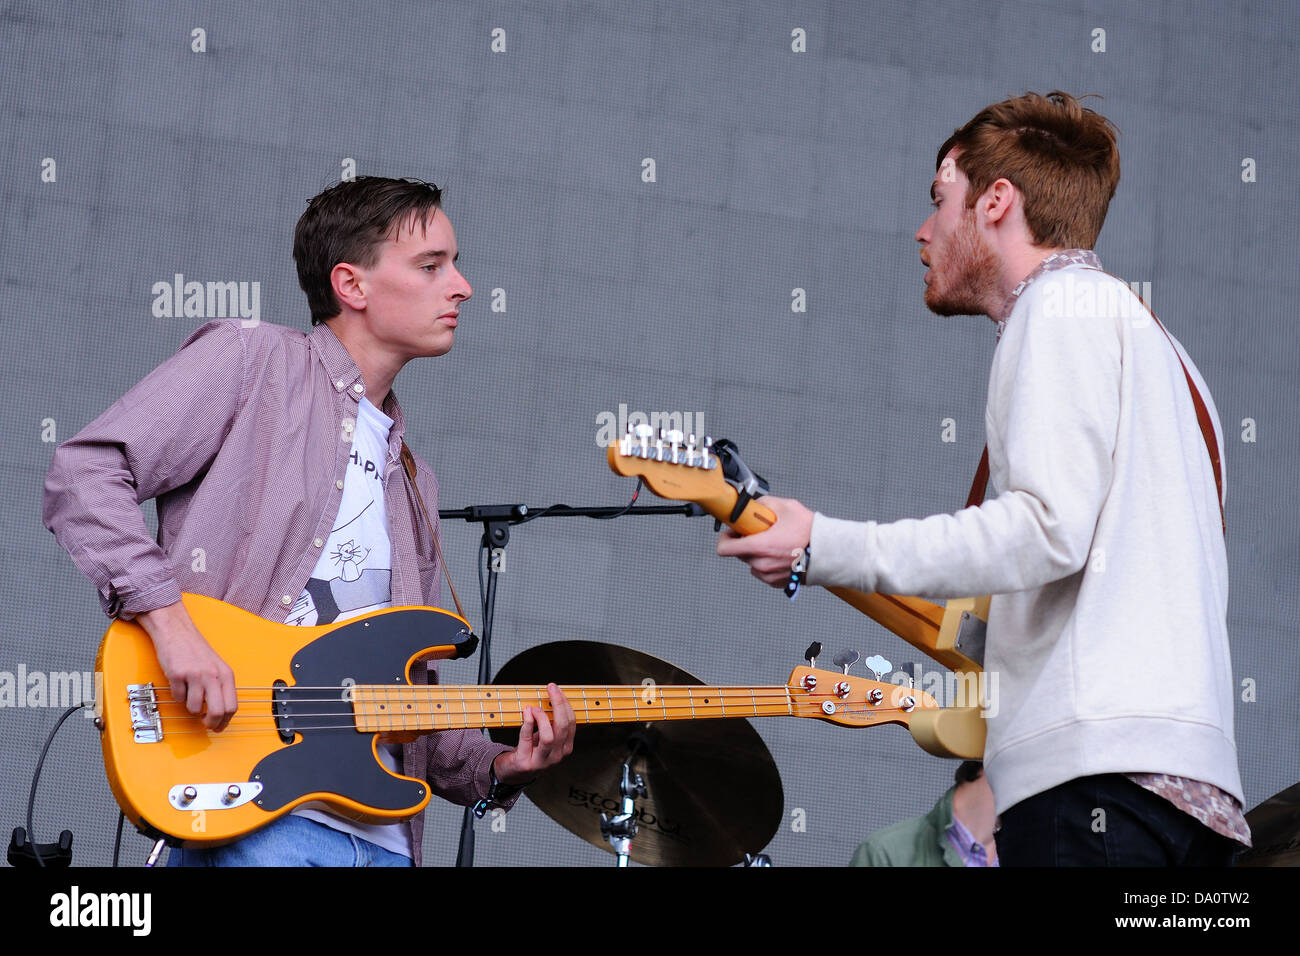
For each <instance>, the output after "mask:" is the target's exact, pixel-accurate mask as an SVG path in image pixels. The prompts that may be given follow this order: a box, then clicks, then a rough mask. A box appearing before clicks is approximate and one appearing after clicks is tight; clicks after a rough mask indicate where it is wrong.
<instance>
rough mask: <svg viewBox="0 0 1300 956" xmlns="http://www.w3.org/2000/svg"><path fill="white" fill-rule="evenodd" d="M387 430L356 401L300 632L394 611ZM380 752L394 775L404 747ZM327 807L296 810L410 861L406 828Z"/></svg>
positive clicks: (387, 421)
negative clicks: (335, 502) (333, 511)
mask: <svg viewBox="0 0 1300 956" xmlns="http://www.w3.org/2000/svg"><path fill="white" fill-rule="evenodd" d="M392 427H393V420H392V419H391V418H389V417H388V416H387V415H385V414H384V413H383V412H381V411H380V410H379V409H377V408H375V406H374V405H372V404H371V403H370V401H369V400H368V399H365V398H363V399H361V401H360V402H359V403H358V405H357V421H356V425H355V427H354V431H353V436H352V455H351V456H350V458H349V459H348V469H347V474H346V475H344V478H343V498H342V500H341V501H340V502H339V513H338V517H337V518H336V519H335V521H334V527H333V530H331V531H330V535H329V538H328V539H327V540H326V541H325V544H324V547H322V548H321V555H320V560H318V561H317V562H316V568H315V569H314V570H313V571H312V575H311V578H310V579H309V580H308V582H307V586H306V587H305V588H304V589H303V592H302V595H301V596H300V597H299V598H298V601H297V603H295V604H294V606H293V608H292V609H290V611H289V617H288V619H287V620H286V622H285V623H287V624H294V625H299V626H302V627H312V626H315V625H320V624H333V623H335V622H338V621H346V620H348V619H349V618H353V617H357V616H358V615H361V614H365V613H367V612H369V611H377V610H380V609H381V608H386V607H391V606H392V603H393V602H392V590H391V580H392V568H393V564H392V545H391V544H390V542H389V538H388V513H387V510H386V509H385V506H384V481H383V478H384V466H385V464H386V463H387V461H388V433H389V430H390V429H391V428H392ZM377 749H378V753H379V757H380V759H381V760H382V761H383V763H384V766H386V767H388V769H389V770H392V771H394V772H397V771H398V768H399V767H400V763H399V760H400V756H401V746H400V745H398V744H381V745H380V746H379V747H378V748H377ZM324 807H325V805H324V804H322V803H307V804H304V805H303V806H301V807H299V808H298V809H296V810H294V811H293V812H294V813H295V814H297V815H298V816H303V817H307V818H308V819H311V820H315V821H316V822H318V823H323V824H325V825H326V826H328V827H332V828H334V829H335V830H342V831H343V832H345V833H352V834H355V835H356V836H359V837H361V838H362V839H363V840H369V841H370V842H371V843H375V844H377V845H379V846H382V847H383V848H384V849H386V850H391V851H392V852H394V853H401V854H404V855H405V856H411V855H412V847H411V828H410V827H409V826H408V825H407V824H406V823H388V824H374V823H358V822H357V821H355V820H348V819H346V818H344V817H340V816H336V815H335V814H333V813H331V812H330V811H329V810H326V809H325V808H324Z"/></svg>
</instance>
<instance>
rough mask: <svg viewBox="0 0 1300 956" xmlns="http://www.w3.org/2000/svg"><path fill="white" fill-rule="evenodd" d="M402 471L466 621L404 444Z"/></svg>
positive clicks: (413, 466)
mask: <svg viewBox="0 0 1300 956" xmlns="http://www.w3.org/2000/svg"><path fill="white" fill-rule="evenodd" d="M402 470H403V471H405V472H406V478H407V480H408V481H409V482H410V484H411V490H412V491H413V492H415V501H416V503H417V504H418V505H419V506H420V514H422V515H424V524H425V527H427V528H428V529H429V537H430V538H432V539H433V547H434V550H435V551H436V552H437V553H438V564H439V565H440V566H441V567H442V573H443V576H444V577H446V579H447V588H448V589H449V590H450V591H451V599H452V600H453V601H454V602H455V603H456V613H457V614H459V615H460V616H461V618H462V619H464V620H466V621H468V620H469V618H467V617H465V609H464V608H463V607H461V606H460V598H458V597H457V596H456V585H454V584H452V583H451V572H450V571H448V570H447V562H446V561H444V560H443V557H442V545H441V544H439V543H438V536H437V535H436V534H434V533H433V521H432V520H431V519H430V518H429V509H427V508H426V507H425V506H424V498H423V497H422V496H421V495H420V489H419V488H418V487H417V486H416V484H415V456H414V455H412V454H411V449H409V448H407V447H406V442H405V441H403V442H402Z"/></svg>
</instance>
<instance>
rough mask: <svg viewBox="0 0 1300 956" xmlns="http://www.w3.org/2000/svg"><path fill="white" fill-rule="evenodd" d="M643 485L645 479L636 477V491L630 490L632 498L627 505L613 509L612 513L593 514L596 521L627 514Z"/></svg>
mask: <svg viewBox="0 0 1300 956" xmlns="http://www.w3.org/2000/svg"><path fill="white" fill-rule="evenodd" d="M644 486H645V481H644V479H642V478H638V479H637V480H636V491H634V492H632V500H631V501H629V502H628V503H627V507H626V508H620V509H619V510H618V511H615V512H614V513H613V514H612V515H596V516H595V518H596V520H597V521H608V520H609V519H610V518H621V517H623V515H625V514H627V513H628V512H629V511H631V510H632V506H633V505H634V504H636V499H637V498H638V497H640V495H641V489H642V488H643V487H644Z"/></svg>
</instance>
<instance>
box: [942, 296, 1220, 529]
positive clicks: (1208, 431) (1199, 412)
mask: <svg viewBox="0 0 1300 956" xmlns="http://www.w3.org/2000/svg"><path fill="white" fill-rule="evenodd" d="M1137 299H1138V301H1139V302H1141V303H1142V307H1143V308H1144V309H1146V310H1147V315H1149V316H1151V321H1153V322H1155V324H1156V326H1157V327H1158V328H1159V329H1160V331H1161V332H1164V333H1165V338H1167V339H1169V347H1170V348H1172V349H1173V350H1174V357H1175V358H1177V359H1178V364H1179V365H1180V366H1182V369H1183V375H1184V376H1185V377H1186V378H1187V387H1188V389H1190V390H1191V393H1192V406H1193V407H1194V408H1195V409H1196V423H1197V424H1198V425H1200V426H1201V437H1203V438H1204V439H1205V450H1206V451H1208V452H1209V454H1210V467H1211V468H1212V469H1213V470H1214V488H1215V491H1216V492H1217V496H1218V501H1219V522H1220V524H1221V526H1222V527H1223V533H1224V534H1225V535H1226V534H1227V533H1228V517H1227V515H1226V514H1225V513H1224V510H1223V466H1222V464H1221V459H1220V457H1219V443H1218V441H1217V439H1216V438H1215V436H1214V424H1213V422H1211V420H1210V410H1209V409H1208V408H1207V407H1206V405H1205V399H1203V398H1201V393H1200V392H1199V391H1197V389H1196V383H1195V382H1193V381H1192V373H1191V372H1189V371H1187V363H1185V362H1184V361H1183V357H1182V356H1181V355H1179V354H1178V349H1177V347H1176V346H1175V345H1174V340H1173V337H1172V336H1171V335H1170V334H1169V332H1168V331H1167V330H1166V329H1165V327H1164V326H1163V325H1161V323H1160V320H1159V319H1157V318H1156V314H1155V313H1154V312H1152V311H1151V306H1149V305H1147V304H1146V302H1145V301H1144V300H1143V299H1142V297H1141V296H1138V297H1137ZM988 482H989V446H988V445H985V446H984V453H983V454H981V455H980V463H979V466H978V467H977V468H976V469H975V480H974V481H973V482H972V483H971V486H970V494H969V495H967V496H966V507H967V508H971V507H973V506H975V505H978V504H980V503H981V502H982V501H983V500H984V495H985V492H986V490H987V488H988Z"/></svg>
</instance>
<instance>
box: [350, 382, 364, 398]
mask: <svg viewBox="0 0 1300 956" xmlns="http://www.w3.org/2000/svg"><path fill="white" fill-rule="evenodd" d="M365 390H366V387H365V386H364V385H362V384H361V383H360V382H357V384H355V385H353V386H352V391H354V392H356V393H357V394H358V395H360V394H361V393H362V392H364V391H365Z"/></svg>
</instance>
